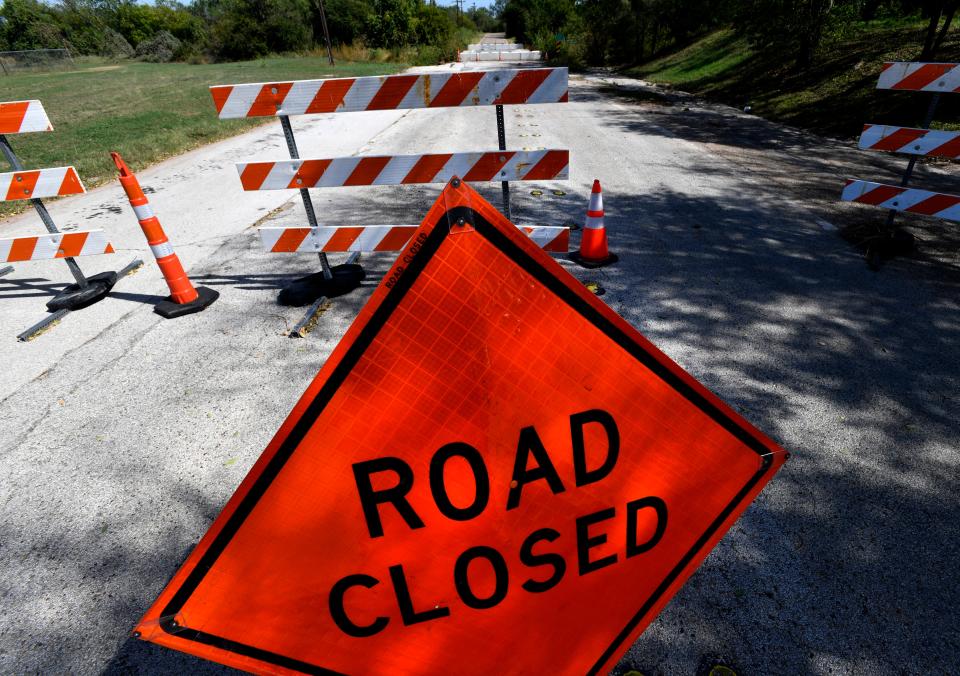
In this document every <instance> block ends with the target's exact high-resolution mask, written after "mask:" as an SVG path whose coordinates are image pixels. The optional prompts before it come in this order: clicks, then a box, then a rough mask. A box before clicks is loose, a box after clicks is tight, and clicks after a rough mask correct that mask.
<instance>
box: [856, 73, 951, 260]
mask: <svg viewBox="0 0 960 676" xmlns="http://www.w3.org/2000/svg"><path fill="white" fill-rule="evenodd" d="M877 89H886V90H896V91H908V92H928V93H931V94H933V96H932V97H931V99H930V104H929V107H928V108H927V114H926V117H925V119H924V122H923V125H922V126H921V127H920V128H913V127H898V126H889V125H881V124H865V125H864V126H863V133H862V134H861V135H860V141H859V144H858V146H859V148H860V149H861V150H879V151H886V152H892V153H899V154H903V155H908V156H910V159H909V162H908V163H907V168H906V170H905V171H904V173H903V178H902V179H901V180H900V185H899V186H893V185H885V184H882V183H873V182H870V181H862V180H855V179H848V180H847V182H846V185H845V186H844V188H843V193H842V195H841V200H843V201H845V202H857V203H859V204H870V205H873V206H878V207H881V208H884V209H887V210H888V211H887V220H886V224H885V228H884V230H883V231H881V232H880V233H879V235H878V236H877V237H874V238H872V239H871V240H870V241H868V246H867V254H866V255H867V261H868V262H869V263H870V265H871V267H874V268H876V267H878V266H879V265H880V261H881V259H882V258H883V257H884V256H885V255H889V252H892V253H896V252H898V251H903V250H907V249H910V248H912V247H913V236H912V235H911V234H909V233H906V232H902V231H901V232H894V231H892V226H893V220H894V215H895V214H896V213H898V212H906V213H911V214H923V215H925V216H936V217H938V218H943V219H945V220H950V221H958V220H960V208H958V207H957V204H958V203H960V197H956V196H954V195H948V194H944V193H937V192H930V191H927V190H918V189H915V188H908V187H907V186H908V185H909V184H910V179H911V177H912V176H913V170H914V167H915V166H916V163H917V159H918V158H920V157H944V158H948V159H956V158H957V157H960V132H953V131H941V130H936V129H930V124H931V123H932V122H933V116H934V114H935V113H936V109H937V104H938V103H939V101H940V95H941V94H947V93H955V92H958V91H960V64H956V63H912V62H901V61H897V62H888V63H885V64H883V70H882V72H881V73H880V78H879V80H878V81H877Z"/></svg>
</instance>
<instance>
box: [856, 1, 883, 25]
mask: <svg viewBox="0 0 960 676" xmlns="http://www.w3.org/2000/svg"><path fill="white" fill-rule="evenodd" d="M879 9H880V0H866V1H865V2H864V3H863V6H862V7H861V8H860V18H861V19H863V20H864V21H872V20H874V19H876V18H877V10H879Z"/></svg>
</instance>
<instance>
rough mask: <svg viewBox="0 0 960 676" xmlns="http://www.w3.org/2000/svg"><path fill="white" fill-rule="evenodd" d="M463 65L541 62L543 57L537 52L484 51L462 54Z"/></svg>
mask: <svg viewBox="0 0 960 676" xmlns="http://www.w3.org/2000/svg"><path fill="white" fill-rule="evenodd" d="M457 58H458V59H459V60H460V62H461V63H472V62H475V61H500V62H503V61H506V62H511V61H540V60H541V58H542V55H541V54H540V52H538V51H536V50H530V49H518V50H513V51H498V52H491V51H482V52H460V55H459V57H457Z"/></svg>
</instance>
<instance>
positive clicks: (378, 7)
mask: <svg viewBox="0 0 960 676" xmlns="http://www.w3.org/2000/svg"><path fill="white" fill-rule="evenodd" d="M415 10H416V3H415V0H373V15H372V17H371V21H370V26H369V29H368V31H367V38H368V40H369V42H370V44H372V45H373V46H374V47H404V46H406V45H409V44H410V43H411V42H413V41H414V40H415V34H414V30H415V22H414V14H415Z"/></svg>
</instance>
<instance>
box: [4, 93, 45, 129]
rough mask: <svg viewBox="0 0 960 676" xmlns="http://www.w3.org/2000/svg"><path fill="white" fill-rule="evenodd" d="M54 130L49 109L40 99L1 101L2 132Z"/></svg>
mask: <svg viewBox="0 0 960 676" xmlns="http://www.w3.org/2000/svg"><path fill="white" fill-rule="evenodd" d="M33 131H53V125H52V124H50V118H48V117H47V111H45V110H44V109H43V104H42V103H40V102H39V101H10V102H8V103H0V134H25V133H27V132H33Z"/></svg>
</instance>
